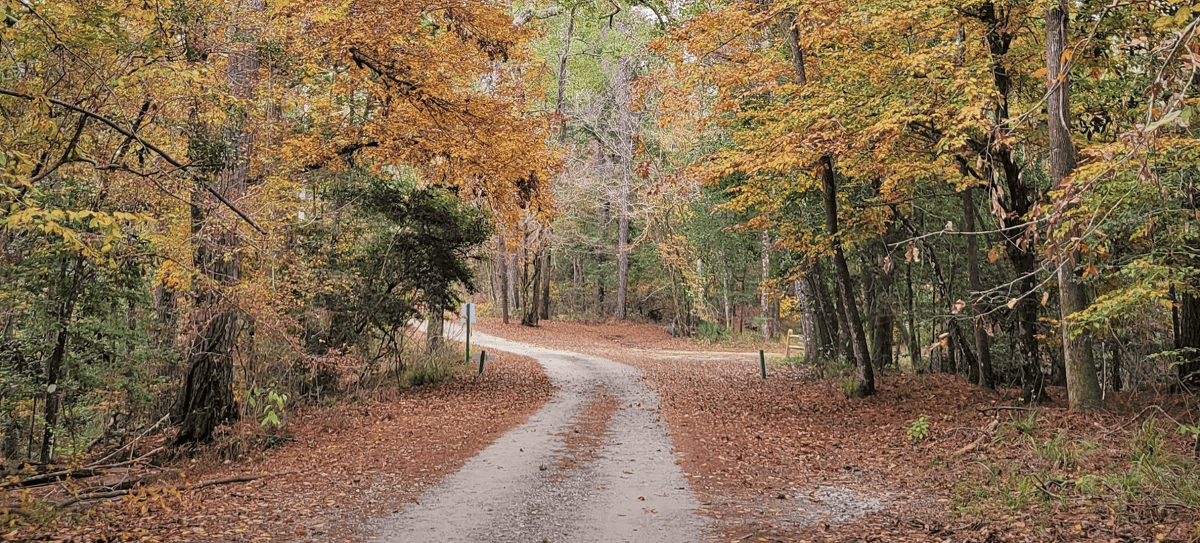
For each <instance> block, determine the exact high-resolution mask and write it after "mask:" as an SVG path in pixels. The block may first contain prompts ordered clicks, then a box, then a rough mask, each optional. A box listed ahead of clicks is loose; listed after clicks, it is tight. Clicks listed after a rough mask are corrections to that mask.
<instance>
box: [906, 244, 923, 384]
mask: <svg viewBox="0 0 1200 543" xmlns="http://www.w3.org/2000/svg"><path fill="white" fill-rule="evenodd" d="M904 284H905V290H906V291H907V294H908V357H909V362H910V363H911V364H912V368H913V371H914V372H915V371H917V370H918V369H920V367H921V338H920V337H919V336H918V335H917V302H916V297H915V296H914V295H913V283H912V263H911V262H906V263H905V264H904Z"/></svg>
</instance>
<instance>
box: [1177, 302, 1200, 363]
mask: <svg viewBox="0 0 1200 543" xmlns="http://www.w3.org/2000/svg"><path fill="white" fill-rule="evenodd" d="M1176 296H1178V298H1179V302H1178V304H1176V305H1178V306H1179V334H1178V336H1177V338H1178V339H1177V341H1176V343H1177V345H1176V349H1177V350H1179V351H1180V357H1181V358H1182V359H1183V360H1182V363H1181V364H1179V365H1178V366H1176V368H1178V369H1177V370H1176V371H1177V372H1178V374H1179V379H1180V380H1181V381H1183V383H1184V384H1186V385H1188V386H1200V297H1198V296H1194V295H1192V293H1190V292H1188V291H1187V290H1180V291H1176Z"/></svg>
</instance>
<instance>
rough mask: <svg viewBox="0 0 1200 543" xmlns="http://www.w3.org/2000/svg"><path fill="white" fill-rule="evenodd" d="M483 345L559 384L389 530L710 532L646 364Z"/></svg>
mask: <svg viewBox="0 0 1200 543" xmlns="http://www.w3.org/2000/svg"><path fill="white" fill-rule="evenodd" d="M471 343H472V345H473V346H475V347H478V348H483V349H495V350H502V351H506V352H511V353H515V354H520V355H524V356H529V357H532V358H535V359H536V360H538V362H540V363H541V364H542V365H543V366H544V367H545V370H546V374H547V375H548V376H549V377H550V378H551V379H552V380H553V381H554V382H555V384H556V385H557V386H558V387H559V389H560V392H559V393H558V396H557V397H556V398H554V400H552V401H551V402H549V403H547V404H546V406H545V407H543V408H542V410H541V411H539V412H538V413H537V414H536V415H534V416H533V417H532V418H531V419H530V420H529V421H528V422H527V423H525V424H523V425H521V426H520V427H518V428H517V429H515V430H513V431H512V432H510V433H508V434H507V435H505V436H504V437H502V438H501V439H499V440H498V441H497V442H496V443H495V444H493V445H492V446H490V447H488V448H487V449H485V450H484V451H483V452H482V453H480V454H479V455H478V456H476V457H475V458H473V459H471V460H470V461H469V462H468V463H467V464H466V465H465V466H464V467H463V468H462V469H461V470H460V471H459V472H458V473H456V474H454V475H452V476H450V477H449V478H447V479H446V480H445V481H444V482H443V483H442V484H441V485H439V486H437V487H435V488H433V489H431V490H430V491H428V492H426V493H425V494H423V495H421V496H420V497H419V499H418V503H415V504H412V505H411V506H408V507H405V509H404V511H402V512H401V513H399V514H397V515H395V516H394V517H392V518H389V519H386V520H384V521H382V522H380V524H379V526H378V531H377V534H378V540H379V541H385V542H394V543H401V542H404V543H419V542H431V543H432V542H437V543H445V542H451V541H453V542H458V543H466V542H481V543H483V542H522V543H529V542H543V541H544V542H548V543H553V542H568V541H569V542H580V543H586V542H613V541H634V542H637V541H672V542H691V541H698V540H700V539H701V537H702V536H701V529H702V527H703V524H704V523H703V522H702V521H701V519H700V518H699V517H697V516H696V514H695V510H696V507H697V504H696V500H695V498H694V497H693V496H692V495H691V493H690V492H689V491H688V489H687V485H686V483H685V482H684V478H683V473H682V471H681V470H680V468H679V466H678V465H677V464H676V463H675V460H676V457H675V455H674V454H672V452H671V438H670V435H669V434H668V431H667V427H666V425H665V424H663V422H662V421H661V420H660V416H659V411H658V397H657V396H656V394H655V393H654V392H653V391H651V390H650V389H648V388H647V387H645V386H643V384H642V383H641V382H640V380H639V376H640V373H639V371H638V370H637V369H635V368H632V367H630V366H626V365H624V364H619V363H617V362H613V361H611V360H607V359H604V358H598V357H593V356H585V355H580V354H576V353H570V352H564V351H554V350H549V349H543V348H539V347H533V346H530V345H526V344H522V343H516V342H511V341H507V340H503V339H499V338H495V337H491V336H487V335H485V334H480V333H473V334H472V337H471Z"/></svg>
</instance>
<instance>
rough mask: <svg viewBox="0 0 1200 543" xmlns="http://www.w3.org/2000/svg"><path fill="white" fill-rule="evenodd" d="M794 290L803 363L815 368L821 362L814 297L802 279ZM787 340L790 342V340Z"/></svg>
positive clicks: (797, 281)
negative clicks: (802, 347) (801, 338)
mask: <svg viewBox="0 0 1200 543" xmlns="http://www.w3.org/2000/svg"><path fill="white" fill-rule="evenodd" d="M795 288H796V302H797V303H798V304H799V305H800V326H801V328H802V331H801V333H802V334H804V363H805V365H807V366H809V367H811V368H816V367H818V365H819V364H820V361H821V357H820V353H819V352H818V351H820V347H819V346H818V345H819V340H820V336H821V332H820V330H819V329H818V328H817V315H816V309H815V307H814V305H815V300H814V296H813V295H812V293H811V292H809V288H810V287H809V284H808V281H806V280H804V278H801V279H797V280H796V287H795ZM787 339H788V341H791V338H787Z"/></svg>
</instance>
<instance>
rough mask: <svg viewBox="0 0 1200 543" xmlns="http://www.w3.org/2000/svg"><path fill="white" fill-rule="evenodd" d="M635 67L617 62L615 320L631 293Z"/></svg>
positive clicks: (625, 60)
mask: <svg viewBox="0 0 1200 543" xmlns="http://www.w3.org/2000/svg"><path fill="white" fill-rule="evenodd" d="M632 77H633V66H632V64H631V63H630V60H629V58H628V57H621V58H620V59H618V60H617V78H616V81H615V82H614V85H613V99H614V100H616V103H617V104H616V105H617V137H618V139H619V143H618V145H619V147H620V148H619V149H618V154H619V157H618V158H620V160H621V182H620V185H619V186H618V187H617V307H616V310H615V311H613V317H614V318H616V319H618V320H620V319H624V318H625V317H627V316H628V313H627V312H626V293H627V291H628V290H629V197H630V193H631V192H632V190H633V189H632V187H633V132H634V128H635V127H634V124H633V110H632V107H633V103H632V101H633V97H632V95H631V92H630V82H631V80H632Z"/></svg>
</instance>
